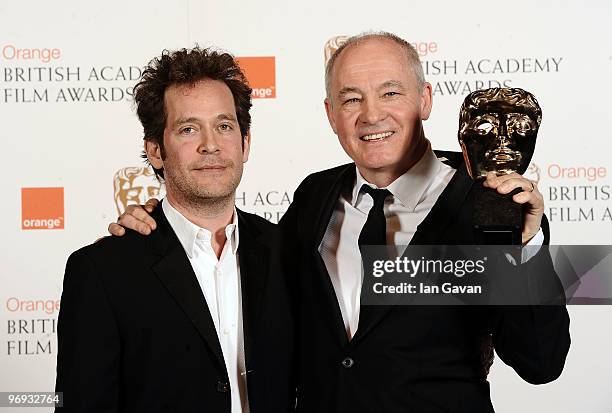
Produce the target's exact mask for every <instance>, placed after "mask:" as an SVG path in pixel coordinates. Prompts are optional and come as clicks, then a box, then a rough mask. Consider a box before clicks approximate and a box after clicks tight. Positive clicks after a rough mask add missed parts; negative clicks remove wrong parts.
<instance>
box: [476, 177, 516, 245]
mask: <svg viewBox="0 0 612 413" xmlns="http://www.w3.org/2000/svg"><path fill="white" fill-rule="evenodd" d="M482 183H483V180H478V181H476V182H475V183H474V185H472V190H471V196H472V197H473V200H474V215H473V228H474V241H475V243H476V244H478V245H521V243H522V239H521V233H522V232H523V213H522V209H523V207H522V205H521V204H517V203H516V202H514V201H513V200H512V197H513V196H514V195H515V194H517V193H519V192H521V188H517V189H515V190H514V191H512V192H510V193H509V194H506V195H502V194H500V193H498V192H497V191H495V190H494V189H491V188H485V187H484V186H483V185H482Z"/></svg>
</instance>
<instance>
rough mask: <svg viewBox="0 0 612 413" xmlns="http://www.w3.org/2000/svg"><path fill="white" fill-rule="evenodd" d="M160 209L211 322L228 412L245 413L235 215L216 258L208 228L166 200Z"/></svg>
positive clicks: (245, 401)
mask: <svg viewBox="0 0 612 413" xmlns="http://www.w3.org/2000/svg"><path fill="white" fill-rule="evenodd" d="M162 209H163V211H164V214H165V215H166V218H167V219H168V222H169V223H170V226H171V227H172V229H173V230H174V232H175V233H176V235H177V237H178V239H179V241H180V243H181V245H182V246H183V249H184V250H185V253H186V254H187V257H188V258H189V262H190V263H191V267H192V268H193V272H194V273H195V275H196V277H197V279H198V283H199V284H200V288H201V289H202V293H203V294H204V298H205V299H206V304H207V305H208V309H209V310H210V315H211V316H212V319H213V322H214V324H215V329H216V330H217V336H218V337H219V343H220V344H221V351H222V352H223V359H224V361H225V367H226V369H227V373H228V376H229V383H230V393H231V400H232V413H239V412H242V413H247V412H248V411H249V403H248V398H247V391H246V375H245V374H244V372H245V371H246V368H245V361H244V334H243V329H242V300H241V297H242V294H241V288H240V265H239V261H238V255H237V253H238V240H239V236H238V214H237V212H236V210H235V209H234V217H233V222H232V223H231V224H229V225H228V226H227V227H225V236H226V237H227V240H226V241H225V245H224V246H223V250H222V252H221V256H220V258H218V259H217V255H216V254H215V251H214V250H213V248H212V243H211V239H212V233H211V232H210V231H209V230H207V229H204V228H200V227H198V226H197V225H195V224H194V223H192V222H191V221H189V220H188V219H187V218H185V217H184V216H183V215H182V214H181V213H180V212H179V211H177V210H176V208H174V207H173V206H172V205H171V204H170V202H169V201H168V200H167V199H164V200H163V201H162ZM203 403H204V405H205V403H206V401H203Z"/></svg>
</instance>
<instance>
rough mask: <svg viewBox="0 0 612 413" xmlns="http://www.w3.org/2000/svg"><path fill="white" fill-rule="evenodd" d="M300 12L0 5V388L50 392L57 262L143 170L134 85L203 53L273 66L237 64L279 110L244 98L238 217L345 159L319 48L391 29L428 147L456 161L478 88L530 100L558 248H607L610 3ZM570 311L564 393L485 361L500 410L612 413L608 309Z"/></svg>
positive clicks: (283, 200)
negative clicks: (466, 112)
mask: <svg viewBox="0 0 612 413" xmlns="http://www.w3.org/2000/svg"><path fill="white" fill-rule="evenodd" d="M304 3H305V2H281V1H279V2H273V1H263V0H260V1H257V2H227V1H223V2H221V1H218V2H213V1H206V2H205V1H196V0H193V1H189V0H181V1H176V2H163V1H159V0H148V1H142V0H140V1H132V2H126V1H106V2H98V3H91V2H77V1H63V2H61V1H60V2H34V1H23V2H10V3H7V2H4V3H2V4H0V121H1V122H0V138H1V141H2V142H4V145H5V149H6V150H5V151H4V156H3V157H2V160H3V172H4V176H5V179H4V182H5V184H4V185H5V190H4V191H3V192H4V194H5V196H4V201H3V202H2V205H1V206H0V208H1V210H0V217H1V218H0V225H1V227H0V230H1V233H2V241H1V242H2V245H1V248H0V250H1V251H2V252H1V254H2V255H1V258H2V261H1V262H2V266H1V267H0V268H1V269H0V391H51V390H52V389H53V386H54V380H55V357H56V339H55V320H56V319H57V311H58V308H59V303H58V300H59V297H60V294H61V281H62V276H63V270H64V265H65V262H66V258H67V256H68V255H69V253H70V252H71V251H73V250H75V249H77V248H79V247H80V246H82V245H85V244H87V243H91V242H93V241H94V240H95V239H96V238H97V237H99V236H101V235H103V234H104V233H105V228H106V226H107V224H108V222H110V221H112V220H114V219H115V218H116V216H117V212H118V208H119V210H120V209H121V202H119V201H117V202H116V199H115V198H116V196H115V195H116V194H115V186H114V178H115V175H116V174H117V173H118V171H120V170H122V169H123V168H126V167H142V166H143V164H142V162H141V160H140V158H139V154H140V150H141V147H142V131H141V127H140V124H139V122H138V120H137V118H136V116H135V114H134V112H133V108H132V102H131V99H130V90H131V89H130V88H131V87H132V86H133V85H134V84H135V81H136V78H137V77H138V75H139V71H140V68H141V67H142V66H144V65H145V64H146V63H147V62H148V61H149V60H150V59H151V58H152V57H154V56H157V55H159V53H160V52H161V50H162V49H164V48H168V49H176V48H180V47H191V46H193V45H194V44H196V43H198V44H200V45H201V46H209V45H215V46H219V47H222V48H224V49H227V50H229V51H231V52H232V53H234V54H235V55H236V56H238V57H267V58H268V59H263V63H262V60H261V59H259V60H258V59H255V61H252V59H251V65H250V66H249V67H247V70H249V71H250V72H251V73H250V74H249V77H250V78H251V80H252V82H253V83H254V86H255V87H256V88H258V89H259V92H260V95H266V92H267V93H268V95H274V97H270V96H268V97H267V98H257V99H255V100H254V107H253V110H252V115H253V127H252V136H253V144H252V152H251V158H250V160H249V162H248V164H247V168H246V172H245V177H244V179H243V182H242V184H241V185H240V188H239V190H238V206H239V207H241V208H243V209H245V210H248V211H252V212H256V213H258V214H261V215H263V216H266V217H267V218H268V219H270V220H272V221H273V222H276V221H277V220H278V218H279V217H280V216H282V213H283V212H284V211H285V210H286V208H287V206H288V204H289V202H290V200H291V199H292V195H293V190H294V189H295V187H296V186H297V184H298V183H299V182H300V180H301V179H302V178H303V177H304V176H306V175H307V174H308V173H309V172H312V171H315V170H319V169H323V168H327V167H330V166H333V165H336V164H339V163H341V162H345V161H346V160H347V159H348V158H347V157H346V155H345V154H344V153H343V152H342V151H341V148H340V146H339V145H338V144H337V141H336V137H335V136H334V135H333V133H332V131H331V129H330V128H329V126H328V124H327V120H326V117H325V112H324V108H323V104H322V102H323V98H324V82H323V68H324V45H325V44H326V42H327V41H328V40H329V39H332V38H334V37H336V36H340V35H351V34H356V33H358V32H361V31H364V30H387V31H392V32H395V33H397V34H398V35H400V36H402V37H404V38H406V39H408V40H409V41H410V42H413V43H415V44H416V45H417V46H418V47H419V49H420V51H421V54H422V59H423V64H424V68H425V70H426V78H427V80H428V81H430V82H431V83H432V84H433V85H434V109H433V112H432V116H431V118H430V119H429V120H428V121H427V122H426V125H425V128H426V134H427V136H428V137H429V139H430V140H431V141H432V144H433V146H434V148H437V149H452V150H459V148H458V144H457V142H456V131H457V125H458V111H459V106H460V104H461V102H462V100H463V97H464V96H465V95H466V94H467V93H469V92H470V91H472V90H474V89H475V88H478V87H488V86H489V84H490V83H489V82H492V83H491V85H493V86H495V85H496V84H497V83H501V84H504V85H507V86H516V87H522V88H524V89H527V90H529V91H531V92H532V93H534V94H535V95H536V97H537V98H538V100H539V102H540V104H541V106H542V108H543V123H542V127H541V129H540V133H539V137H538V139H539V141H538V145H537V149H536V154H535V156H534V158H533V166H532V169H531V172H530V178H533V179H539V183H540V188H541V190H542V192H543V193H544V195H545V198H546V205H547V214H548V216H549V219H550V221H551V226H552V241H553V243H554V244H611V243H612V242H611V238H612V236H611V235H610V230H611V229H612V214H611V213H610V210H609V209H608V208H612V205H611V204H612V202H611V201H610V193H611V192H612V191H611V190H610V184H611V183H612V177H611V176H610V174H611V173H612V161H611V160H610V156H609V152H610V151H611V150H612V143H610V139H611V138H612V135H611V133H610V122H611V121H612V115H611V113H610V109H609V96H610V95H612V80H611V76H610V75H612V70H611V69H612V46H611V44H610V39H611V38H612V29H611V26H610V19H611V17H612V4H611V3H610V2H606V1H603V0H601V1H591V2H589V3H587V4H583V2H578V1H557V2H553V1H540V2H529V1H523V0H520V1H515V2H513V3H507V2H506V3H500V4H499V5H498V4H495V3H492V2H487V1H465V2H441V1H429V2H427V3H426V4H425V3H423V4H410V3H408V2H390V1H382V0H381V1H377V2H361V3H360V2H356V1H335V2H327V1H321V0H317V1H312V2H309V4H308V5H306V4H304ZM272 57H273V58H274V59H273V60H272V59H270V58H272ZM270 62H273V63H272V64H271V65H270ZM248 63H249V61H248V59H246V60H245V65H247V64H248ZM258 71H259V72H261V73H258ZM589 174H590V175H589ZM124 175H125V176H124V181H118V186H117V188H120V189H121V190H122V191H123V192H121V191H119V192H120V193H119V198H121V196H123V197H124V199H127V198H130V197H132V199H138V198H137V196H138V194H137V193H136V192H137V188H136V187H138V185H140V184H136V183H135V182H136V180H135V181H133V182H131V181H130V180H129V179H130V178H129V176H128V175H129V174H127V173H125V174H124ZM148 178H150V177H148ZM148 178H147V177H143V176H139V177H138V178H137V180H147V179H148ZM149 182H150V183H149V184H148V185H152V183H151V182H152V181H151V180H150V179H149ZM130 185H131V190H129V191H128V189H129V187H130ZM24 188H26V189H25V190H23V189H24ZM27 188H32V189H27ZM41 188H59V189H55V190H45V189H41ZM130 191H131V192H130ZM135 191H136V192H135ZM151 193H154V192H151ZM141 199H142V198H141ZM33 227H34V228H35V229H32V228H33ZM51 227H52V228H51ZM134 259H135V260H137V259H138V257H134ZM118 265H121V263H118ZM570 313H571V317H572V325H571V333H572V340H573V342H572V347H571V350H570V354H569V356H568V359H567V363H566V368H565V371H564V373H563V375H562V376H561V378H560V379H558V380H557V381H555V382H554V383H551V384H548V385H544V386H531V385H529V384H527V383H525V382H523V381H522V380H521V379H520V378H519V377H518V376H517V375H516V374H515V373H514V372H513V371H512V370H511V369H509V368H508V367H506V366H505V365H503V363H501V362H500V361H497V362H496V363H495V365H494V367H493V370H492V374H491V376H490V380H491V383H492V395H493V402H494V405H495V407H496V410H497V411H498V412H515V411H526V412H539V411H556V412H575V411H584V412H609V411H610V410H611V409H612V396H611V395H610V393H609V390H608V388H609V386H610V383H611V382H612V357H611V356H610V355H609V349H610V348H611V347H612V332H611V330H610V329H609V328H608V325H609V324H610V319H611V318H612V308H610V307H605V306H601V307H572V308H570ZM92 357H95V354H92ZM27 410H28V409H24V410H19V411H27ZM36 411H41V410H40V409H38V410H36Z"/></svg>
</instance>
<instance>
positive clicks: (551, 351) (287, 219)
mask: <svg viewBox="0 0 612 413" xmlns="http://www.w3.org/2000/svg"><path fill="white" fill-rule="evenodd" d="M438 155H439V156H440V155H441V154H438ZM442 155H444V156H446V157H447V158H449V161H450V162H451V163H452V166H454V167H455V168H458V170H457V172H456V173H455V175H454V176H453V178H452V180H451V181H450V183H449V185H448V186H447V187H446V188H445V190H444V191H443V193H442V195H441V196H440V198H439V199H438V201H437V202H436V204H435V205H434V207H433V208H432V210H431V212H430V213H429V214H428V215H427V217H426V218H425V219H424V221H423V222H422V223H421V224H420V225H419V226H418V228H417V231H416V234H415V235H414V238H413V239H412V242H411V244H414V245H419V244H459V245H465V244H471V243H473V241H474V240H473V235H472V228H471V221H472V219H471V217H472V203H471V201H470V199H469V197H468V194H469V192H470V188H471V186H472V180H471V179H470V178H469V176H468V174H467V171H466V169H465V165H464V164H463V161H462V159H461V156H460V155H459V154H457V153H444V154H442ZM354 181H355V165H354V164H348V165H342V166H339V167H336V168H333V169H330V170H326V171H322V172H318V173H315V174H312V175H310V176H308V177H307V178H306V179H305V180H304V181H303V182H302V184H301V185H300V186H299V188H298V189H297V190H296V192H295V196H294V201H293V203H292V204H291V206H290V208H289V210H288V211H287V213H286V215H285V216H284V218H283V220H282V221H281V225H282V227H283V230H284V231H286V232H287V234H288V235H290V236H291V238H292V240H293V242H292V244H291V246H290V248H289V250H288V251H289V253H290V254H291V258H288V259H289V260H290V261H293V262H294V268H295V270H296V271H297V272H298V277H297V278H298V280H299V286H298V287H296V288H297V289H298V290H299V293H300V300H299V301H300V304H299V306H300V320H301V327H300V346H301V351H300V373H299V383H300V385H299V389H298V411H301V412H417V413H428V412H465V413H478V412H492V411H493V407H492V404H491V400H490V397H489V383H488V381H487V380H486V374H485V373H484V370H483V360H482V354H483V350H482V349H483V343H484V342H486V340H487V339H490V337H491V335H492V339H493V343H494V345H495V349H496V351H497V354H498V355H499V357H500V358H501V359H502V360H503V361H504V362H505V363H506V364H508V365H510V366H511V367H512V368H514V370H516V372H517V373H518V374H519V375H520V376H521V377H522V378H523V379H525V380H526V381H528V382H530V383H546V382H549V381H551V380H554V379H555V378H556V377H557V376H559V374H560V373H561V370H562V369H563V365H564V362H565V357H566V354H567V352H568V349H569V344H570V338H569V317H568V314H567V311H566V309H565V307H564V306H543V307H534V306H531V307H529V306H522V307H484V306H481V307H476V306H462V307H461V306H455V307H450V306H440V307H434V306H427V307H425V306H420V307H419V306H387V307H384V306H362V307H361V312H360V320H359V327H358V329H357V332H356V334H355V336H354V337H353V339H352V340H350V341H349V340H348V338H347V334H346V332H345V327H344V323H343V321H342V315H341V312H340V309H339V306H338V301H337V299H336V295H335V292H334V289H333V286H332V283H331V280H330V278H329V275H328V273H327V270H326V268H325V264H324V262H323V260H322V258H321V255H320V254H319V252H318V247H319V245H320V243H321V240H322V238H323V235H324V233H325V230H326V228H327V226H328V223H329V221H330V217H331V215H332V212H333V210H334V206H335V205H336V202H337V200H338V198H339V196H340V194H341V192H342V191H343V190H347V191H350V190H351V188H352V185H353V183H354ZM543 228H544V230H545V232H546V234H545V236H546V239H548V226H547V224H546V221H544V223H543ZM543 250H545V249H541V250H540V251H541V252H542V251H543ZM289 253H288V254H289ZM535 263H539V264H540V265H542V264H543V265H544V266H545V267H546V268H552V262H550V255H549V254H547V252H546V251H544V252H542V254H540V253H538V254H537V255H536V256H535V257H533V258H532V259H531V260H529V261H528V262H527V263H526V264H524V266H529V265H535ZM508 265H509V264H508ZM534 268H535V267H534ZM553 272H554V270H553Z"/></svg>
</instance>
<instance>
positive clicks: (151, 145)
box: [144, 139, 164, 169]
mask: <svg viewBox="0 0 612 413" xmlns="http://www.w3.org/2000/svg"><path fill="white" fill-rule="evenodd" d="M144 150H145V153H146V154H147V159H148V160H149V162H150V163H151V165H153V167H154V168H155V169H163V168H164V160H163V159H162V156H161V152H162V149H161V146H160V145H159V143H157V142H155V141H152V140H149V139H145V141H144Z"/></svg>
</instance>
